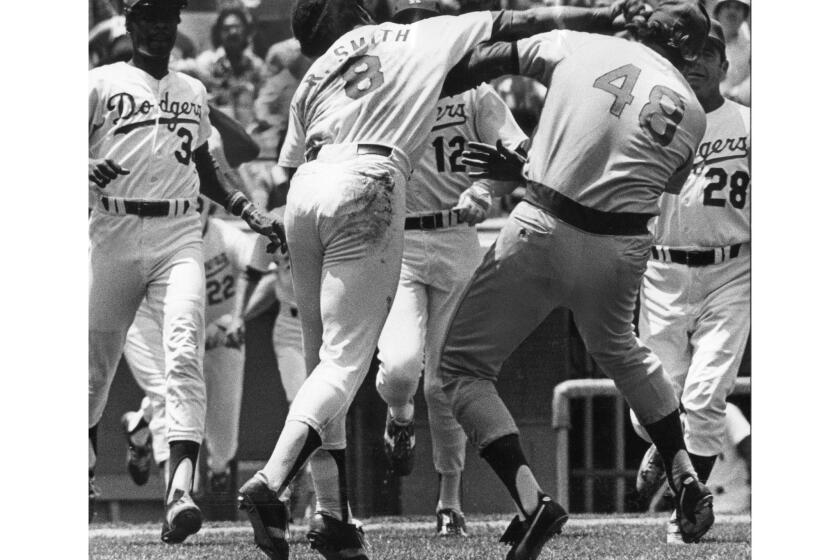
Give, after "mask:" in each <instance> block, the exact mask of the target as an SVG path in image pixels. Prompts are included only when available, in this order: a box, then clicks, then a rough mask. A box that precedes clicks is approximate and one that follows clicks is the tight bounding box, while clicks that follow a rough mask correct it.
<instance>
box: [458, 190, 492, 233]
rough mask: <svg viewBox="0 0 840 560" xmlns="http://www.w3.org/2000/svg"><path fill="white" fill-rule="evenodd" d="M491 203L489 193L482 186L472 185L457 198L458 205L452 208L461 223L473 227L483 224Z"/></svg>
mask: <svg viewBox="0 0 840 560" xmlns="http://www.w3.org/2000/svg"><path fill="white" fill-rule="evenodd" d="M492 202H493V199H492V196H491V194H490V191H489V190H488V189H487V188H486V187H484V186H483V185H473V186H471V187H470V188H468V189H467V190H465V191H464V192H462V193H461V196H460V197H458V204H457V205H456V206H455V208H453V210H454V211H455V212H458V216H459V217H460V219H461V221H462V222H466V223H467V224H469V225H471V226H474V225H475V224H477V223H479V222H483V221H484V220H485V219H486V218H487V213H488V212H489V211H490V205H491V203H492Z"/></svg>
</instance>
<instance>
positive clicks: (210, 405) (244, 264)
mask: <svg viewBox="0 0 840 560" xmlns="http://www.w3.org/2000/svg"><path fill="white" fill-rule="evenodd" d="M214 155H216V154H214ZM218 159H219V156H217V161H218ZM199 207H200V208H201V215H202V237H203V240H204V270H205V275H206V293H207V300H206V303H205V333H206V335H205V343H204V350H205V352H204V362H203V365H204V376H205V381H206V387H207V416H206V430H205V440H206V442H207V466H208V469H209V473H208V487H209V490H210V492H211V493H215V494H224V493H228V492H230V490H231V486H232V484H233V480H232V479H233V477H234V476H235V470H236V469H235V465H234V464H233V459H234V457H235V456H236V449H237V445H238V435H239V411H240V405H241V400H242V381H243V374H244V367H245V347H244V344H243V343H244V330H243V320H242V311H243V309H244V301H245V299H246V298H247V296H248V294H247V293H246V292H247V286H248V279H247V278H246V275H247V276H251V277H257V278H258V277H260V276H262V274H264V273H265V272H267V270H265V269H258V268H256V267H257V266H259V264H258V262H262V257H261V255H260V256H258V258H257V259H255V258H254V253H255V250H256V251H259V250H261V249H262V250H264V248H263V247H257V248H256V249H255V244H254V241H255V240H254V238H253V237H252V236H250V235H248V234H246V233H244V232H242V231H241V230H240V229H238V228H236V227H235V226H233V225H231V224H230V223H228V222H226V221H225V220H221V219H218V218H213V217H210V216H211V214H212V210H213V207H212V202H210V201H209V200H208V199H206V198H204V197H201V198H199ZM124 355H125V358H126V362H127V363H128V365H129V367H130V368H131V371H132V373H133V374H134V378H135V380H136V381H137V383H138V385H140V387H141V388H142V389H143V391H144V392H145V393H146V398H144V399H143V400H144V402H143V405H141V408H140V410H139V411H137V412H129V413H126V415H125V416H124V426H125V427H126V431H127V432H128V435H129V439H131V434H132V432H136V431H138V430H141V429H142V428H143V426H144V424H147V425H148V426H149V428H150V432H151V435H152V449H153V455H154V461H155V462H156V463H157V464H159V465H160V464H161V463H164V462H165V461H167V460H168V459H169V448H168V446H167V445H166V438H165V436H166V414H165V406H166V402H165V381H166V379H165V375H164V365H163V354H162V340H161V333H160V329H159V328H157V327H156V325H155V322H154V317H153V314H152V312H151V309H150V308H149V306H148V304H146V303H144V304H142V305H141V306H140V309H139V310H138V311H137V316H136V317H135V319H134V323H133V324H132V325H131V328H130V329H129V330H128V335H127V337H126V343H125V350H124Z"/></svg>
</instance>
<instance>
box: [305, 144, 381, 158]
mask: <svg viewBox="0 0 840 560" xmlns="http://www.w3.org/2000/svg"><path fill="white" fill-rule="evenodd" d="M328 145H329V144H322V145H320V146H315V147H314V148H310V149H309V151H307V152H306V161H312V160H313V159H315V158H317V157H318V154H319V153H320V152H321V148H323V147H324V146H328ZM392 153H394V149H393V148H392V147H390V146H383V145H381V144H356V155H359V156H365V155H376V156H382V157H390V156H391V154H392Z"/></svg>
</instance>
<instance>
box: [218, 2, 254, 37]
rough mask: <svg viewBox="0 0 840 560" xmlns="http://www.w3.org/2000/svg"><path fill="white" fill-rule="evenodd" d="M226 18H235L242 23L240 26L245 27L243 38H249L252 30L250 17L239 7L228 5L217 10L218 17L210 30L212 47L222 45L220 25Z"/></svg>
mask: <svg viewBox="0 0 840 560" xmlns="http://www.w3.org/2000/svg"><path fill="white" fill-rule="evenodd" d="M228 16H236V17H238V18H239V20H240V21H241V22H242V25H244V26H245V36H246V37H250V36H251V30H252V27H253V26H252V21H251V16H250V15H249V14H248V12H247V11H246V10H245V8H243V7H241V6H239V5H236V4H234V5H229V6H225V7H224V8H222V9H221V10H219V15H218V16H216V22H215V23H214V24H213V27H212V29H211V30H210V42H212V43H213V46H214V47H218V46H219V45H221V44H222V23H223V22H224V21H225V19H226V18H227V17H228Z"/></svg>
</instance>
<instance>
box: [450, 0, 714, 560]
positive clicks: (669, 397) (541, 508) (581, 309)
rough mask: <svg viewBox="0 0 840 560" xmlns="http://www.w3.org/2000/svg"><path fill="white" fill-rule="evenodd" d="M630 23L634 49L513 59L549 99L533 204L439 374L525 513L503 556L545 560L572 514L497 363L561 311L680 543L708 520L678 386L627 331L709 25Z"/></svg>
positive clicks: (484, 267)
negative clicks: (635, 435)
mask: <svg viewBox="0 0 840 560" xmlns="http://www.w3.org/2000/svg"><path fill="white" fill-rule="evenodd" d="M635 26H636V28H637V29H638V31H639V35H640V37H641V39H642V42H641V43H635V42H628V41H625V40H623V39H619V38H615V37H608V36H601V35H593V34H588V33H577V32H573V31H553V32H549V33H545V34H541V35H537V36H535V37H532V38H530V39H523V40H520V41H518V42H517V43H516V49H515V50H514V49H513V48H512V47H511V52H509V53H507V54H506V55H505V58H504V60H509V58H508V57H510V56H511V55H512V54H517V62H518V70H519V72H520V73H522V74H523V75H527V76H531V77H533V78H535V79H537V80H539V81H540V82H541V83H543V84H544V85H545V86H547V87H548V92H547V96H546V102H545V107H544V108H543V112H542V115H541V117H540V122H539V124H538V126H537V129H536V131H535V133H534V138H533V142H532V146H531V149H530V152H529V156H528V161H527V163H525V165H524V175H525V178H526V179H527V181H528V184H527V195H526V198H525V200H524V201H523V202H521V203H520V204H519V205H517V206H516V208H515V209H514V210H513V212H512V214H511V216H510V219H509V220H508V221H507V223H506V224H505V226H504V227H503V229H502V231H501V233H500V234H499V237H498V239H497V241H496V243H495V244H494V246H493V247H492V248H491V249H490V250H489V251H488V253H487V254H486V256H485V258H484V261H483V262H482V264H481V265H480V266H479V268H478V270H477V271H476V273H475V275H474V276H473V279H472V281H471V283H470V286H469V287H468V288H467V291H466V294H465V295H464V298H463V299H462V301H461V303H460V306H459V308H458V310H457V312H456V313H455V317H454V318H453V320H452V322H451V324H450V328H449V333H448V335H447V337H446V342H445V345H444V349H443V354H442V357H441V370H442V375H443V377H444V390H445V391H446V392H447V394H448V395H449V396H450V397H451V400H452V404H453V409H454V413H455V416H456V418H457V419H458V421H459V422H460V423H461V425H462V426H464V429H465V431H466V432H467V435H468V436H469V437H470V439H471V440H472V441H473V442H475V443H476V444H477V446H478V448H479V451H480V454H481V456H482V457H483V458H484V459H485V460H486V461H487V462H488V463H489V464H490V466H491V467H492V468H493V470H494V471H495V472H496V474H497V475H498V476H499V477H500V479H501V480H502V482H503V483H504V484H505V486H506V487H507V489H508V490H509V492H510V494H511V496H512V497H513V498H514V501H515V502H516V505H517V507H518V509H519V515H518V516H517V517H516V518H514V520H513V521H512V522H511V524H510V526H509V527H508V529H507V530H506V531H505V533H504V534H503V536H502V540H503V541H505V542H508V543H510V544H511V550H510V552H509V554H508V559H509V560H524V559H529V560H530V559H533V558H536V557H537V556H538V555H539V552H540V550H541V548H542V546H543V545H544V544H545V542H546V540H547V539H548V538H549V537H550V536H551V535H553V534H556V533H558V532H559V531H560V529H561V528H562V526H563V524H564V523H565V522H566V520H567V517H568V515H567V513H566V511H565V510H564V509H563V507H562V506H561V505H560V504H557V503H556V502H554V501H553V500H552V499H551V498H550V497H549V496H547V495H546V494H545V493H544V492H543V491H542V490H541V488H540V486H539V484H538V482H537V481H536V479H535V478H534V475H533V473H532V471H531V470H530V468H529V467H528V464H527V462H526V460H525V457H524V454H523V452H522V448H521V445H520V442H519V435H518V429H517V427H516V423H515V422H514V420H513V418H512V417H511V415H510V413H509V412H508V410H507V408H506V407H505V405H504V403H503V402H502V400H501V399H500V398H499V395H498V393H497V391H496V386H495V381H496V379H497V376H498V374H499V371H500V369H501V366H502V364H503V362H504V360H505V359H506V358H507V357H508V356H509V355H510V354H511V352H513V350H514V349H515V348H516V347H517V346H518V345H519V344H520V343H521V342H522V341H523V340H524V339H525V338H526V337H527V336H528V334H529V333H530V332H531V331H532V330H533V329H534V328H536V327H537V325H539V324H540V323H541V322H542V321H543V319H545V317H546V316H547V315H548V314H549V313H550V312H551V311H552V310H553V309H555V308H556V307H558V306H563V307H567V308H569V309H571V311H572V312H573V313H574V318H575V322H576V324H577V327H578V329H579V331H580V333H581V336H582V338H583V340H584V343H585V344H586V347H587V349H588V351H589V352H590V354H591V355H592V357H593V358H594V359H595V361H596V362H597V363H598V365H599V366H600V367H601V369H602V370H603V371H604V372H605V373H606V374H607V375H608V376H609V377H611V378H612V379H613V380H614V381H615V383H616V385H617V387H618V388H619V390H620V391H621V392H622V394H623V395H624V397H625V399H626V400H627V401H628V402H629V404H630V406H631V407H632V408H633V410H635V412H636V414H637V415H638V417H639V419H640V420H641V422H642V424H643V425H644V426H645V428H646V430H647V432H648V433H649V434H650V436H651V437H652V439H653V440H654V441H655V442H656V443H657V447H658V448H659V449H660V451H661V453H662V456H663V459H664V461H665V465H666V473H667V475H668V480H669V482H670V483H671V485H672V486H673V487H674V489H675V494H676V495H677V496H678V504H679V506H678V522H679V526H680V531H681V534H682V537H683V538H684V539H685V540H686V541H693V540H696V539H698V538H700V536H702V535H703V534H704V533H705V531H707V530H708V528H709V527H710V526H711V524H712V522H713V520H714V515H713V511H712V496H711V493H710V492H709V491H708V489H707V488H706V487H705V486H704V485H703V484H702V483H701V482H699V481H698V479H697V474H696V472H695V471H694V469H693V467H692V465H691V461H690V459H689V456H688V453H687V452H686V450H685V443H684V441H683V435H682V429H681V426H680V419H679V411H678V402H677V399H676V397H675V396H674V394H673V390H672V388H671V384H670V381H669V379H668V377H667V376H666V374H665V372H664V370H663V368H662V364H661V362H660V361H659V360H658V358H657V357H656V355H655V354H653V353H652V352H651V351H650V349H649V348H647V347H646V346H645V345H644V344H642V343H640V342H639V340H638V339H637V338H636V337H635V336H634V330H633V311H634V307H635V302H636V295H637V294H638V290H639V285H640V283H641V277H642V274H643V273H644V269H645V266H646V263H647V259H648V256H649V254H650V250H651V240H652V238H651V235H650V233H649V231H648V222H649V221H650V219H651V218H653V217H654V216H655V215H656V214H657V213H658V211H659V208H658V205H657V200H658V199H659V197H660V195H661V194H662V193H663V191H665V190H669V191H673V192H678V191H679V189H680V188H681V186H682V184H683V183H684V181H685V178H686V176H687V175H688V173H689V172H690V170H691V164H692V161H693V158H694V152H695V151H696V149H697V146H698V145H699V143H700V140H701V138H702V136H703V132H704V130H705V126H706V123H705V115H704V113H703V109H702V107H701V106H700V104H699V103H698V101H697V99H696V97H695V96H694V93H693V92H692V91H691V88H690V87H689V85H688V83H687V82H686V81H685V79H684V78H683V76H682V75H681V74H680V72H679V70H678V68H681V67H684V66H685V62H686V61H687V60H691V59H694V58H696V57H697V56H699V54H700V53H701V51H702V47H703V43H704V41H705V38H706V35H707V33H708V29H709V18H708V15H707V14H706V13H705V10H703V9H702V8H701V7H699V6H698V5H697V4H696V3H693V2H685V3H682V2H663V3H662V4H660V5H659V7H658V8H657V9H656V10H654V11H653V12H652V13H651V14H650V15H649V19H648V20H647V21H645V22H636V23H635ZM500 51H501V52H503V49H500ZM498 152H504V156H505V157H504V158H497V157H494V156H493V155H492V154H497V153H498ZM473 158H475V160H485V161H486V163H487V165H486V166H485V167H488V168H489V169H491V170H492V169H493V168H494V166H496V165H499V164H500V163H501V161H502V160H503V161H506V162H508V163H511V164H512V165H511V167H512V169H513V176H516V174H517V171H520V169H518V168H520V166H519V165H514V163H515V162H516V161H518V160H519V158H516V157H515V154H512V153H510V152H509V151H507V150H504V149H500V150H498V151H497V150H493V149H492V148H490V147H486V146H485V147H481V146H475V150H470V151H469V152H468V153H466V154H465V161H467V162H468V163H470V162H471V161H473ZM496 169H497V170H498V169H499V168H496ZM492 174H493V173H491V175H492ZM502 176H504V175H502Z"/></svg>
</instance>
